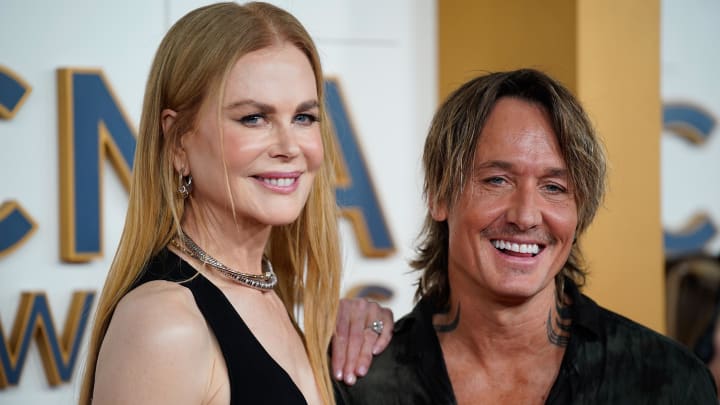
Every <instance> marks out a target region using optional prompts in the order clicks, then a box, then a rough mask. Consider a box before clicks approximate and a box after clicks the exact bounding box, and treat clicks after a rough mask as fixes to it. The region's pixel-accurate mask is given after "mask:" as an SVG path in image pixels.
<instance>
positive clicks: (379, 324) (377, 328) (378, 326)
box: [370, 319, 385, 335]
mask: <svg viewBox="0 0 720 405" xmlns="http://www.w3.org/2000/svg"><path fill="white" fill-rule="evenodd" d="M384 327H385V325H384V324H383V321H381V320H379V319H378V320H376V321H373V323H371V324H370V330H371V331H373V332H375V333H377V334H378V335H379V334H381V333H382V331H383V328H384Z"/></svg>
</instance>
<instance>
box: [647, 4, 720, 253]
mask: <svg viewBox="0 0 720 405" xmlns="http://www.w3.org/2000/svg"><path fill="white" fill-rule="evenodd" d="M661 5H662V9H661V58H662V64H661V75H662V76H661V83H662V85H661V94H662V99H663V102H664V103H666V104H667V103H682V104H689V105H692V106H695V107H698V108H700V109H701V110H703V111H704V112H705V113H706V114H707V115H709V116H710V117H712V119H714V120H715V127H714V128H713V130H712V131H710V132H709V134H708V135H707V137H706V138H705V139H706V140H705V141H704V142H702V143H692V142H689V141H688V140H687V139H685V138H682V137H679V136H677V135H676V134H675V133H674V132H671V131H664V133H663V136H662V141H661V150H662V158H661V164H662V187H661V188H662V221H663V224H664V225H665V227H666V229H669V230H681V229H682V228H684V227H685V226H686V225H687V223H688V221H689V220H690V219H691V218H692V217H693V216H694V215H696V214H701V213H702V214H706V215H708V216H709V218H710V220H711V221H712V222H713V223H714V224H715V226H716V227H717V226H720V185H718V181H717V175H718V174H719V173H720V159H718V157H720V128H718V124H719V123H718V122H717V120H718V118H720V79H719V78H718V73H717V70H718V69H717V68H718V66H720V53H719V52H718V51H717V49H718V48H717V46H718V45H717V42H718V39H720V24H718V22H720V2H717V1H715V0H664V1H662V2H661ZM704 251H705V252H706V253H708V254H712V255H715V256H718V255H720V236H718V235H717V234H716V235H715V236H714V237H713V238H712V239H710V240H709V241H708V243H707V244H706V245H705V248H704Z"/></svg>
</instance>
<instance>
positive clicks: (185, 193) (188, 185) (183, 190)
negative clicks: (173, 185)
mask: <svg viewBox="0 0 720 405" xmlns="http://www.w3.org/2000/svg"><path fill="white" fill-rule="evenodd" d="M178 183H180V185H179V186H178V194H180V197H181V198H182V199H183V200H184V199H186V198H188V197H190V192H192V176H191V175H188V176H187V177H183V175H182V171H180V172H178Z"/></svg>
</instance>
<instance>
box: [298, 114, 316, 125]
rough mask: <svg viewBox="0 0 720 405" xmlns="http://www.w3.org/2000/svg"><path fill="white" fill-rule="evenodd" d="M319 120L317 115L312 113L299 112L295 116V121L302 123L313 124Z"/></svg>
mask: <svg viewBox="0 0 720 405" xmlns="http://www.w3.org/2000/svg"><path fill="white" fill-rule="evenodd" d="M317 120H318V119H317V117H316V116H314V115H312V114H298V115H296V116H295V122H296V123H298V124H301V125H311V124H312V123H314V122H317Z"/></svg>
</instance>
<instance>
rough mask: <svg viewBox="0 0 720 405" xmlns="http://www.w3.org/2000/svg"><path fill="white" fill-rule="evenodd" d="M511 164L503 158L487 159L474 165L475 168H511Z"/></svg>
mask: <svg viewBox="0 0 720 405" xmlns="http://www.w3.org/2000/svg"><path fill="white" fill-rule="evenodd" d="M512 167H513V164H512V163H510V162H507V161H505V160H488V161H486V162H482V163H480V164H478V165H476V166H475V169H476V170H477V169H503V170H510V169H512Z"/></svg>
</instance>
